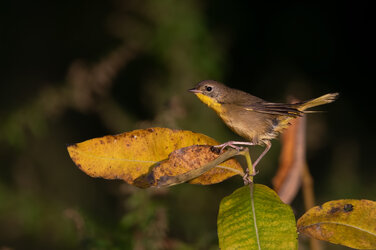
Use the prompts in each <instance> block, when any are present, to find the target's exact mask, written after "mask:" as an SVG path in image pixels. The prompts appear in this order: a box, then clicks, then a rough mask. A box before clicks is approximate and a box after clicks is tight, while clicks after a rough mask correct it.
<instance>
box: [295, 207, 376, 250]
mask: <svg viewBox="0 0 376 250" xmlns="http://www.w3.org/2000/svg"><path fill="white" fill-rule="evenodd" d="M298 230H299V232H300V233H304V234H307V235H309V236H311V237H313V238H316V239H319V240H325V241H329V242H331V243H335V244H341V245H345V246H348V247H352V248H356V249H376V202H374V201H369V200H336V201H329V202H326V203H325V204H323V205H322V206H316V207H313V208H311V209H310V210H308V211H307V212H306V213H305V214H304V215H303V216H302V217H301V218H300V219H299V220H298Z"/></svg>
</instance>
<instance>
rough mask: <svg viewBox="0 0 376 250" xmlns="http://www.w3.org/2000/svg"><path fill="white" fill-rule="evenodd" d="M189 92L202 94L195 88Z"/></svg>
mask: <svg viewBox="0 0 376 250" xmlns="http://www.w3.org/2000/svg"><path fill="white" fill-rule="evenodd" d="M188 91H189V92H192V93H201V91H200V90H198V89H195V88H193V89H188Z"/></svg>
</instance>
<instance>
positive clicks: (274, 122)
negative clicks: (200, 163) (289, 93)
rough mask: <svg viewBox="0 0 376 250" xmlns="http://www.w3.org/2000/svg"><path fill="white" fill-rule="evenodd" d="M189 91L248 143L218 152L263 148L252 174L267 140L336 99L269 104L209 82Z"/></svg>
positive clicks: (268, 144)
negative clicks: (295, 120)
mask: <svg viewBox="0 0 376 250" xmlns="http://www.w3.org/2000/svg"><path fill="white" fill-rule="evenodd" d="M189 91H190V92H192V93H194V94H195V95H196V96H197V97H198V98H199V99H200V100H201V101H202V102H203V103H205V104H207V105H208V106H209V107H210V108H212V109H213V110H214V111H215V112H216V113H217V114H218V115H219V117H220V118H221V119H222V120H223V121H224V123H225V124H226V125H227V126H228V127H229V128H230V129H231V130H232V131H234V132H235V133H236V134H238V135H240V136H241V137H243V138H245V139H247V140H248V141H246V142H244V141H229V142H226V143H223V144H221V145H218V146H216V147H219V148H220V149H221V151H222V150H223V149H224V148H225V147H227V146H230V147H232V148H235V149H238V150H239V149H240V148H239V147H238V146H236V145H247V146H249V145H261V146H265V150H264V151H263V152H262V153H261V154H260V156H259V157H258V158H257V160H256V161H255V162H254V164H253V173H254V174H255V173H256V171H255V167H256V165H257V164H258V163H259V162H260V160H261V159H262V158H263V157H264V155H265V154H266V153H267V152H268V151H269V149H270V148H271V145H272V144H271V142H270V140H272V139H274V138H276V137H277V136H278V135H279V134H280V133H281V132H282V131H283V130H284V129H285V128H287V127H288V126H289V125H290V121H291V120H292V119H294V118H297V117H299V116H302V115H303V114H304V113H310V112H309V111H306V109H308V108H312V107H315V106H319V105H323V104H326V103H331V102H333V101H335V100H336V99H337V97H338V93H330V94H326V95H323V96H320V97H318V98H315V99H311V100H308V101H304V102H299V103H293V104H288V103H273V102H267V101H265V100H263V99H261V98H258V97H256V96H253V95H251V94H248V93H246V92H243V91H241V90H237V89H233V88H229V87H227V86H226V85H224V84H222V83H220V82H216V81H213V80H205V81H202V82H200V83H198V84H197V85H196V86H195V87H194V88H192V89H189Z"/></svg>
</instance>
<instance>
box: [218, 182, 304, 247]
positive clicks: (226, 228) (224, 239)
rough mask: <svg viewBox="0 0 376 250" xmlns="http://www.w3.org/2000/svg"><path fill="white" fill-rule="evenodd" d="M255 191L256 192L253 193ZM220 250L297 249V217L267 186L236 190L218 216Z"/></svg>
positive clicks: (225, 200) (226, 200)
mask: <svg viewBox="0 0 376 250" xmlns="http://www.w3.org/2000/svg"><path fill="white" fill-rule="evenodd" d="M252 189H253V192H251V191H252ZM218 238H219V247H220V248H221V249H289V250H290V249H297V246H298V245H297V244H298V243H297V233H296V225H295V217H294V214H293V212H292V210H291V208H290V206H289V205H286V204H284V203H282V202H281V200H280V199H279V197H278V195H277V194H276V193H275V192H274V191H273V190H272V189H270V188H268V187H267V186H264V185H260V184H255V185H254V186H253V188H252V186H249V185H247V186H244V187H242V188H239V189H237V190H235V192H233V193H232V194H231V195H229V196H227V197H225V198H223V199H222V201H221V204H220V207H219V214H218Z"/></svg>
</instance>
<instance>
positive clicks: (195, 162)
mask: <svg viewBox="0 0 376 250" xmlns="http://www.w3.org/2000/svg"><path fill="white" fill-rule="evenodd" d="M217 158H218V152H214V151H213V150H212V147H211V146H210V145H194V146H189V147H185V148H180V149H177V150H175V151H174V152H172V153H171V154H170V155H169V157H168V159H167V160H164V161H161V162H160V163H158V164H157V165H156V166H155V167H154V168H153V169H152V171H151V173H150V174H149V175H148V176H147V179H148V180H149V181H150V182H151V183H152V184H153V185H155V186H165V185H166V186H169V185H175V184H179V183H180V182H181V181H180V180H178V179H176V178H170V177H176V176H181V175H183V174H188V176H185V178H188V179H189V180H190V179H192V178H189V173H192V174H194V171H192V170H199V169H200V168H201V167H203V166H205V165H207V164H208V163H210V162H212V161H213V160H215V159H217ZM213 166H215V165H213ZM229 170H230V171H229ZM234 174H239V175H240V176H243V175H244V171H243V169H242V168H241V167H239V166H238V164H237V162H236V160H235V159H229V160H227V161H225V162H224V163H221V164H220V165H219V166H217V167H214V168H211V169H210V170H208V171H207V172H204V173H203V174H201V175H200V176H199V177H197V178H194V179H192V180H191V181H190V182H189V183H192V184H202V185H209V184H214V183H218V182H221V181H223V180H225V179H227V178H229V177H231V176H233V175H234ZM171 179H172V180H173V181H172V182H171V183H170V182H169V181H170V180H171Z"/></svg>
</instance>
